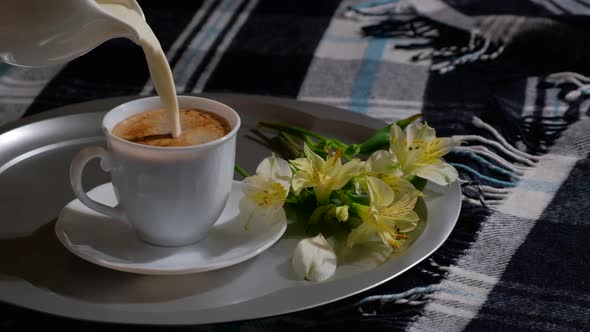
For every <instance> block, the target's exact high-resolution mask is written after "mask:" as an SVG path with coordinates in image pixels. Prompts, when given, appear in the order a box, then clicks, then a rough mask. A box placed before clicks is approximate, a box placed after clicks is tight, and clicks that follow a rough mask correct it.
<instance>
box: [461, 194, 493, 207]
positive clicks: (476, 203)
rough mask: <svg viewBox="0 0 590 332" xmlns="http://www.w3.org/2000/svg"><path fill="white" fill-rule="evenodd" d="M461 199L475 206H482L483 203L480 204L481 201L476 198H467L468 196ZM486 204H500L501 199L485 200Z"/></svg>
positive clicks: (489, 205)
mask: <svg viewBox="0 0 590 332" xmlns="http://www.w3.org/2000/svg"><path fill="white" fill-rule="evenodd" d="M463 201H465V202H467V203H469V204H473V205H477V206H481V207H483V205H482V204H481V202H480V201H479V200H477V199H473V198H469V197H465V196H464V197H463ZM485 204H486V206H488V207H491V206H498V205H500V204H502V202H501V201H485Z"/></svg>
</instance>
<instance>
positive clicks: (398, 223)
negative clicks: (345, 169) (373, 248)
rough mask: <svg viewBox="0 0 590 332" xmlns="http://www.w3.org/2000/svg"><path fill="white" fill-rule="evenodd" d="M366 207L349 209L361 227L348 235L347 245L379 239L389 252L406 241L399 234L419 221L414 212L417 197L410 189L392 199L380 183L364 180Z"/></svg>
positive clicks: (387, 187) (385, 185) (413, 190)
mask: <svg viewBox="0 0 590 332" xmlns="http://www.w3.org/2000/svg"><path fill="white" fill-rule="evenodd" d="M367 186H368V191H369V198H370V206H366V205H361V204H353V206H352V208H353V209H354V210H355V212H356V213H357V215H358V216H359V217H360V218H361V220H362V223H361V224H360V225H359V226H357V227H356V228H355V229H353V230H352V232H351V233H350V234H349V235H348V239H347V245H348V246H349V247H352V246H354V245H355V244H356V243H363V242H370V241H374V240H375V239H376V238H377V239H379V238H380V239H381V241H383V242H384V243H385V244H388V245H389V246H391V247H392V248H396V249H398V248H399V244H398V243H397V240H399V239H403V238H406V236H405V235H403V234H402V233H405V232H409V231H411V230H413V229H414V228H415V227H416V224H417V222H418V221H419V220H420V217H418V215H417V214H416V212H415V211H414V206H415V205H416V200H417V199H418V197H419V196H420V195H421V193H420V192H419V191H418V190H415V189H413V187H412V190H410V191H408V192H404V193H402V194H401V195H399V196H400V197H395V194H394V192H393V190H392V189H391V187H390V186H389V185H388V184H387V183H385V182H384V181H382V180H380V179H377V178H374V177H368V178H367Z"/></svg>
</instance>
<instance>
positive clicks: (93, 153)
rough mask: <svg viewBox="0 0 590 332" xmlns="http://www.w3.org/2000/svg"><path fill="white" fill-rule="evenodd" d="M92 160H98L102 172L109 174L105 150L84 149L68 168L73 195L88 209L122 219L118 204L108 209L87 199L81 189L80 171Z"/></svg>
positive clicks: (95, 148) (109, 165) (109, 167)
mask: <svg viewBox="0 0 590 332" xmlns="http://www.w3.org/2000/svg"><path fill="white" fill-rule="evenodd" d="M94 158H100V167H101V168H102V169H103V170H104V171H106V172H109V171H110V170H111V155H110V153H109V152H108V151H107V150H105V149H103V148H101V147H98V146H90V147H87V148H84V149H83V150H82V151H80V152H78V154H77V155H76V157H74V160H72V164H71V166H70V182H71V183H72V189H73V190H74V194H76V197H78V199H79V200H80V202H82V204H84V205H86V206H87V207H89V208H90V209H92V210H94V211H96V212H98V213H102V214H104V215H107V216H109V217H113V218H116V219H124V215H123V210H122V209H121V208H120V206H119V205H118V204H117V206H115V207H110V206H108V205H104V204H102V203H99V202H97V201H95V200H93V199H91V198H90V197H88V195H86V192H85V191H84V188H82V171H83V170H84V166H86V163H88V162H89V161H90V160H92V159H94Z"/></svg>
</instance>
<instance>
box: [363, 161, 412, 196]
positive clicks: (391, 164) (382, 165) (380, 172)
mask: <svg viewBox="0 0 590 332" xmlns="http://www.w3.org/2000/svg"><path fill="white" fill-rule="evenodd" d="M364 170H365V175H366V177H374V178H378V179H380V180H383V182H385V183H387V184H388V185H389V186H390V187H391V189H392V190H393V193H394V195H395V196H399V195H401V194H403V193H406V192H410V191H412V190H414V189H415V188H414V186H413V185H412V184H411V183H410V182H409V181H408V180H406V179H405V178H404V177H403V176H404V173H403V172H402V169H401V165H400V163H399V161H398V160H397V158H396V156H395V154H393V153H392V152H391V151H387V150H378V151H376V152H374V153H373V154H372V155H371V156H370V157H369V159H367V161H366V162H365V165H364ZM366 177H364V178H361V179H360V184H361V188H362V189H363V190H364V191H365V192H367V191H368V188H367V183H366Z"/></svg>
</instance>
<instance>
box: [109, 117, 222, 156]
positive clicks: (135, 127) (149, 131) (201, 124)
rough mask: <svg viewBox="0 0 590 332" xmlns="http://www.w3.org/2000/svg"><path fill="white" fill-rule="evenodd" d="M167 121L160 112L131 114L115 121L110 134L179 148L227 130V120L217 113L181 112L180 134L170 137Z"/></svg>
mask: <svg viewBox="0 0 590 332" xmlns="http://www.w3.org/2000/svg"><path fill="white" fill-rule="evenodd" d="M169 119H170V117H169V116H168V113H167V111H166V110H164V109H156V110H150V111H146V112H143V113H139V114H135V115H133V116H131V117H129V118H127V119H125V120H123V121H121V122H119V123H118V124H117V125H116V126H115V128H113V135H115V136H117V137H120V138H122V139H124V140H127V141H131V142H134V143H139V144H144V145H151V146H160V147H180V146H191V145H199V144H203V143H207V142H211V141H214V140H216V139H219V138H221V137H223V136H225V135H227V134H228V133H229V132H230V131H231V127H230V125H229V123H228V121H227V120H226V119H224V118H223V117H221V116H219V115H218V114H215V113H213V112H209V111H205V110H200V109H181V110H180V124H181V126H182V133H181V135H180V136H178V137H173V136H172V133H171V132H170V121H169Z"/></svg>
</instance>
